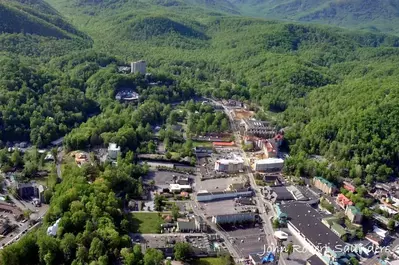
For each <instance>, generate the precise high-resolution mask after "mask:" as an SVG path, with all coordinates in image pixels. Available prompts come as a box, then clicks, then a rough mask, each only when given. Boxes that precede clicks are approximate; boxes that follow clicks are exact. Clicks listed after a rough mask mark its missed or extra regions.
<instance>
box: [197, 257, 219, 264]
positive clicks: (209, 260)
mask: <svg viewBox="0 0 399 265" xmlns="http://www.w3.org/2000/svg"><path fill="white" fill-rule="evenodd" d="M224 264H225V263H223V259H222V258H200V259H197V260H195V261H194V262H193V265H224Z"/></svg>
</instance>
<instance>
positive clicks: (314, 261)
mask: <svg viewBox="0 0 399 265" xmlns="http://www.w3.org/2000/svg"><path fill="white" fill-rule="evenodd" d="M306 261H307V264H309V265H325V263H324V262H323V261H322V260H321V259H320V258H319V257H318V256H317V255H313V256H311V257H310V258H308V259H307V260H306Z"/></svg>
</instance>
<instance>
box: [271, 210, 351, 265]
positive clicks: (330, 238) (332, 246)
mask: <svg viewBox="0 0 399 265" xmlns="http://www.w3.org/2000/svg"><path fill="white" fill-rule="evenodd" d="M275 208H276V212H277V217H278V219H279V221H280V222H285V223H286V224H287V227H288V229H289V230H290V232H291V233H292V235H294V236H295V237H296V238H297V239H298V240H299V241H300V242H301V243H302V245H303V246H305V247H306V248H307V249H308V251H310V252H311V253H312V254H314V255H317V257H318V258H319V259H320V260H322V261H323V262H324V263H325V264H336V263H335V262H339V261H340V260H341V259H343V258H345V253H344V251H343V250H344V247H345V242H343V241H342V240H341V239H340V238H339V237H338V236H337V235H336V234H335V233H333V232H332V231H331V230H330V229H329V228H328V227H327V226H325V225H324V224H323V223H322V222H321V220H322V218H323V216H322V215H321V214H320V213H319V212H317V211H316V210H315V209H313V208H312V207H311V206H309V205H308V204H305V203H298V202H292V203H285V204H281V205H276V206H275ZM343 264H344V263H343Z"/></svg>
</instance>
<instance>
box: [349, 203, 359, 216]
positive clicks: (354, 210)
mask: <svg viewBox="0 0 399 265" xmlns="http://www.w3.org/2000/svg"><path fill="white" fill-rule="evenodd" d="M348 208H349V211H351V212H352V214H360V213H361V212H360V210H359V208H357V207H356V206H353V205H350V206H348Z"/></svg>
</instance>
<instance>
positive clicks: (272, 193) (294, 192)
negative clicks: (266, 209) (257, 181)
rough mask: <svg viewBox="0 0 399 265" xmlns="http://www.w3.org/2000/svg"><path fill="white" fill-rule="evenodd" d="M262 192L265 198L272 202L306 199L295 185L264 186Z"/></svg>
mask: <svg viewBox="0 0 399 265" xmlns="http://www.w3.org/2000/svg"><path fill="white" fill-rule="evenodd" d="M262 192H263V194H264V196H265V198H266V199H267V200H270V201H271V202H273V203H276V202H279V201H294V200H296V201H306V200H308V198H306V197H305V196H304V195H303V194H302V193H301V192H300V191H299V190H298V189H297V188H296V187H295V186H266V187H265V188H264V189H263V190H262Z"/></svg>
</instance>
